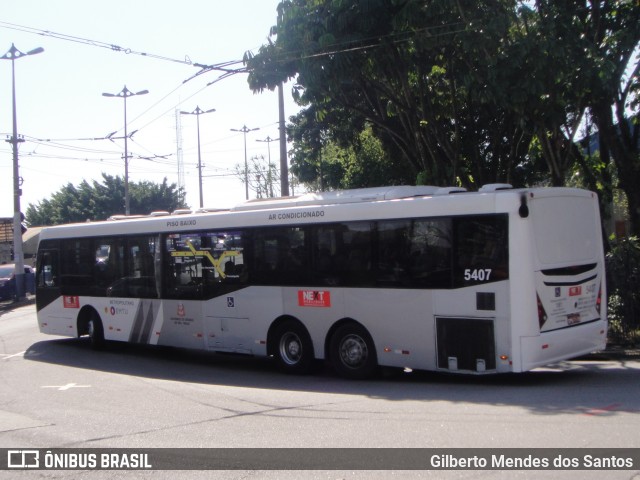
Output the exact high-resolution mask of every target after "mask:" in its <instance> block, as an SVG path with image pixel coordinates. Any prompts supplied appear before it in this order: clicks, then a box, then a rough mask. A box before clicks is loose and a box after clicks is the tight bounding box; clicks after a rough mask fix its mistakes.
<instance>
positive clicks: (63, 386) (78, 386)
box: [40, 383, 91, 391]
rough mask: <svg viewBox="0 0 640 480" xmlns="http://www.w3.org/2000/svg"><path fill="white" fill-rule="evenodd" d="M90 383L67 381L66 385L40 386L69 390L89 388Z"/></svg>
mask: <svg viewBox="0 0 640 480" xmlns="http://www.w3.org/2000/svg"><path fill="white" fill-rule="evenodd" d="M89 387H91V385H78V384H76V383H67V384H66V385H44V386H42V387H40V388H56V389H58V391H63V390H69V389H71V388H89Z"/></svg>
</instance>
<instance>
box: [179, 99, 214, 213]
mask: <svg viewBox="0 0 640 480" xmlns="http://www.w3.org/2000/svg"><path fill="white" fill-rule="evenodd" d="M215 111H216V109H215V108H212V109H210V110H207V111H204V110H202V109H201V108H200V107H199V106H196V109H195V110H194V111H193V112H184V111H180V113H181V114H183V115H195V116H196V125H197V127H198V185H199V187H200V208H202V207H203V199H202V156H201V155H200V115H203V114H205V113H210V112H215Z"/></svg>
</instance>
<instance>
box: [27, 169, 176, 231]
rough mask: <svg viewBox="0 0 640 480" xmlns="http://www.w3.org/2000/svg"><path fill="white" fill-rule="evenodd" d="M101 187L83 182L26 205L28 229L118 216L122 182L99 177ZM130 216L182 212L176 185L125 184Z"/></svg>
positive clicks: (106, 176)
mask: <svg viewBox="0 0 640 480" xmlns="http://www.w3.org/2000/svg"><path fill="white" fill-rule="evenodd" d="M102 180H103V181H102V183H98V182H97V181H96V180H94V181H93V182H92V183H91V184H90V183H89V182H87V181H86V180H83V181H82V182H81V183H80V185H78V186H74V185H72V184H71V183H68V184H67V185H65V186H64V187H62V189H60V190H59V191H58V192H56V193H54V194H53V195H52V197H51V199H49V200H46V199H45V200H42V201H40V202H38V204H37V205H33V204H31V205H29V207H28V208H27V213H26V221H27V223H28V224H29V225H58V224H62V223H73V222H86V221H89V220H90V221H97V220H106V219H107V218H109V217H110V216H112V215H115V214H119V213H122V211H123V207H124V205H123V202H124V181H123V179H122V178H120V177H118V176H116V177H112V176H110V175H107V174H104V173H103V174H102ZM129 195H130V200H131V213H132V214H148V213H150V212H152V211H154V210H167V211H173V210H176V209H179V208H185V207H186V204H185V198H184V192H183V191H182V190H179V189H177V187H176V184H171V185H169V184H168V183H167V179H166V178H165V179H164V180H163V182H162V183H161V184H154V183H152V182H149V181H142V182H138V183H130V184H129Z"/></svg>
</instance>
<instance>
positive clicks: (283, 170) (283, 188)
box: [278, 19, 289, 197]
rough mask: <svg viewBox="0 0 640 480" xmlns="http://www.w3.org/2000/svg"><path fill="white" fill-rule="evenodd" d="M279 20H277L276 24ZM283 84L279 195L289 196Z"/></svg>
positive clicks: (279, 100) (280, 120)
mask: <svg viewBox="0 0 640 480" xmlns="http://www.w3.org/2000/svg"><path fill="white" fill-rule="evenodd" d="M279 21H280V19H278V22H279ZM283 89H284V87H283V84H282V82H280V83H279V84H278V118H279V120H278V123H279V129H280V195H282V196H283V197H288V196H289V164H288V162H287V137H286V132H285V129H284V92H283Z"/></svg>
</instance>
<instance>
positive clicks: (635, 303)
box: [606, 237, 640, 344]
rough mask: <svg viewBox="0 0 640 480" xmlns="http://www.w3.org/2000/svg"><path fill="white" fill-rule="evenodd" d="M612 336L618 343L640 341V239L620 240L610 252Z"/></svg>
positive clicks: (610, 321)
mask: <svg viewBox="0 0 640 480" xmlns="http://www.w3.org/2000/svg"><path fill="white" fill-rule="evenodd" d="M606 260H607V261H606V263H607V288H608V290H609V304H608V310H609V312H608V315H609V339H610V341H612V342H613V343H618V344H634V343H636V344H637V343H639V342H640V241H638V238H637V237H631V238H628V239H623V240H618V241H617V242H616V243H615V244H614V246H613V248H612V249H611V251H610V252H609V253H608V254H607V259H606Z"/></svg>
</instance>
